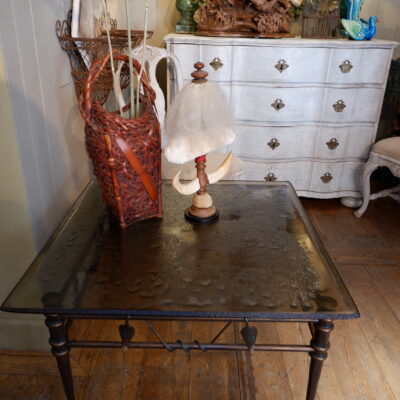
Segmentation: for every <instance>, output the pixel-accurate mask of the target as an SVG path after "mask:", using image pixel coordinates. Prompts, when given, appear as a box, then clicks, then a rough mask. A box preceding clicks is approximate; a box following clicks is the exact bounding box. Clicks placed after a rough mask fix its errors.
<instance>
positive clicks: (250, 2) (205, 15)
mask: <svg viewBox="0 0 400 400" xmlns="http://www.w3.org/2000/svg"><path fill="white" fill-rule="evenodd" d="M289 6H290V2H289V0H204V1H203V3H202V5H201V6H200V9H199V11H198V18H199V23H198V30H199V31H200V32H202V33H205V32H207V33H209V34H225V33H226V34H229V33H231V34H232V33H235V34H239V35H240V34H242V35H244V36H248V35H252V34H254V35H260V36H287V35H290V19H289V15H288V9H289Z"/></svg>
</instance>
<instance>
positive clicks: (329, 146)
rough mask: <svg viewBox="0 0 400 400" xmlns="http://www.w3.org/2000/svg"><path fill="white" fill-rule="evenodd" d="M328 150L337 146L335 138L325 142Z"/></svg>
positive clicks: (337, 142)
mask: <svg viewBox="0 0 400 400" xmlns="http://www.w3.org/2000/svg"><path fill="white" fill-rule="evenodd" d="M326 145H327V146H328V148H329V150H335V149H336V148H337V147H338V146H339V141H338V140H337V139H336V138H332V139H331V140H330V141H329V142H326Z"/></svg>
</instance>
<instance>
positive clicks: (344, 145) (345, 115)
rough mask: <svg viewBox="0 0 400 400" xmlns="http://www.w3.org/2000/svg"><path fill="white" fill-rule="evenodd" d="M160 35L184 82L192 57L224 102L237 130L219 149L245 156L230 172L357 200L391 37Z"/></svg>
mask: <svg viewBox="0 0 400 400" xmlns="http://www.w3.org/2000/svg"><path fill="white" fill-rule="evenodd" d="M165 42H166V44H167V49H168V50H169V51H171V52H172V53H174V54H175V55H176V56H177V57H178V58H179V60H180V62H181V65H182V69H183V77H184V81H187V82H188V81H190V79H191V77H190V73H191V72H192V70H193V64H194V63H195V62H197V61H202V62H203V63H204V64H205V65H206V69H207V71H208V72H209V79H210V80H211V81H214V82H216V83H218V84H219V85H220V87H221V89H222V91H223V92H224V93H225V95H226V97H227V99H228V100H229V103H230V107H231V110H232V114H233V116H234V119H235V122H236V135H237V136H236V140H235V142H234V143H233V144H232V145H231V146H230V148H229V149H226V150H233V152H234V153H235V154H236V155H237V156H239V157H240V158H242V160H243V161H244V163H245V167H246V170H245V172H244V174H243V175H242V176H241V177H240V179H244V180H262V179H266V180H267V181H274V180H283V181H290V182H292V184H293V185H294V187H295V189H296V191H297V193H298V195H300V196H307V197H317V198H332V197H342V198H343V200H344V203H345V204H346V205H349V206H351V205H354V206H356V205H357V198H359V197H360V196H361V180H360V176H361V171H362V167H363V165H364V162H365V160H366V158H367V157H368V153H369V150H370V147H371V146H372V144H373V142H374V140H375V134H376V130H377V124H378V120H379V115H380V111H381V107H382V101H383V96H384V91H385V85H386V80H387V75H388V71H389V66H390V60H391V58H392V53H393V49H394V47H395V46H396V43H395V42H389V41H379V40H375V41H369V42H354V41H349V40H345V39H343V40H341V39H339V40H311V39H300V38H294V39H276V40H271V39H270V40H268V39H246V38H210V37H201V36H193V35H176V34H171V35H168V36H166V37H165ZM173 79H174V78H173V76H172V75H171V76H170V80H173ZM169 87H173V85H169Z"/></svg>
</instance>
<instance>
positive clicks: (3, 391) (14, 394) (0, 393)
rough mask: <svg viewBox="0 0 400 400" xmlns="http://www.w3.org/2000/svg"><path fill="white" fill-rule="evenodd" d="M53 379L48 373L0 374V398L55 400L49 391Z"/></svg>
mask: <svg viewBox="0 0 400 400" xmlns="http://www.w3.org/2000/svg"><path fill="white" fill-rule="evenodd" d="M55 379H56V378H55V377H53V376H50V375H48V376H45V375H32V374H30V375H21V374H0V399H1V400H28V399H29V400H56V399H55V398H53V397H52V393H51V391H52V387H53V381H54V380H55ZM57 400H58V399H57ZM60 400H61V398H60Z"/></svg>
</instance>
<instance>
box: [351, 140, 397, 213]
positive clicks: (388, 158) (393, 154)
mask: <svg viewBox="0 0 400 400" xmlns="http://www.w3.org/2000/svg"><path fill="white" fill-rule="evenodd" d="M379 167H387V168H389V169H390V171H391V172H392V174H393V175H394V176H396V177H398V178H400V137H393V138H388V139H383V140H380V141H379V142H377V143H375V144H374V146H373V147H372V150H371V153H370V154H369V159H368V162H367V163H366V164H365V167H364V172H363V176H362V183H363V203H362V206H361V207H360V208H359V209H358V210H357V211H355V212H354V215H355V216H356V217H362V216H363V214H364V213H365V211H366V210H367V207H368V203H369V201H370V200H375V199H378V198H380V197H385V196H390V197H392V198H393V199H395V200H397V201H399V202H400V185H398V186H395V187H393V188H391V189H385V190H381V191H380V192H378V193H375V194H373V195H371V194H370V192H371V187H370V177H371V174H372V172H374V171H375V170H376V169H377V168H379Z"/></svg>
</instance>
